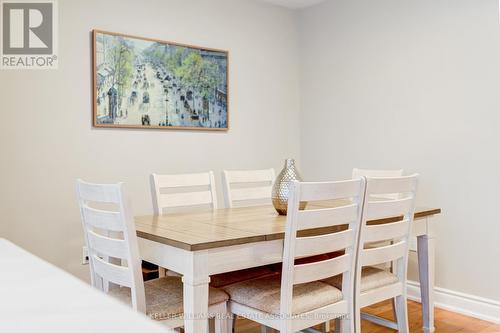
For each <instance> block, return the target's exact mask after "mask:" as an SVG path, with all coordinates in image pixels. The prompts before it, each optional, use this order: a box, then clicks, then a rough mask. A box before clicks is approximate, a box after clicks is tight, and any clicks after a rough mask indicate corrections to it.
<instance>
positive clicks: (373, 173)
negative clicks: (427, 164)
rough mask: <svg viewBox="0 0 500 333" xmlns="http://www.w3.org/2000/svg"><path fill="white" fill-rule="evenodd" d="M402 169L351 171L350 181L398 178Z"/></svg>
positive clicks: (355, 169)
mask: <svg viewBox="0 0 500 333" xmlns="http://www.w3.org/2000/svg"><path fill="white" fill-rule="evenodd" d="M402 175H403V169H395V170H382V169H358V168H354V169H352V179H356V178H359V177H400V176H402Z"/></svg>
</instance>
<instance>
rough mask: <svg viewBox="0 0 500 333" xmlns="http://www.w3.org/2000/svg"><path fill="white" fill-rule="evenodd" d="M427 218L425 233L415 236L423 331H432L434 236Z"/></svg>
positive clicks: (428, 332)
mask: <svg viewBox="0 0 500 333" xmlns="http://www.w3.org/2000/svg"><path fill="white" fill-rule="evenodd" d="M430 220H431V219H430V218H428V219H427V234H425V235H421V236H418V237H417V251H418V274H419V279H420V297H421V299H422V317H423V325H424V327H423V331H424V332H425V333H432V332H434V246H435V244H434V242H435V239H434V236H433V235H432V233H431V232H430V230H431V229H432V226H431V225H430V224H431V223H432V221H430Z"/></svg>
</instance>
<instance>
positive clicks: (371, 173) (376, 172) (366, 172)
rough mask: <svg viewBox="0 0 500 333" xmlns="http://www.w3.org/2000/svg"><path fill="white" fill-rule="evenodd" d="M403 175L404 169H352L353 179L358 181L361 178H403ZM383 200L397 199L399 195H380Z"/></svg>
mask: <svg viewBox="0 0 500 333" xmlns="http://www.w3.org/2000/svg"><path fill="white" fill-rule="evenodd" d="M402 175H403V169H392V170H390V169H388V170H384V169H358V168H354V169H352V179H357V178H359V177H367V178H369V177H379V178H387V177H401V176H402ZM379 197H381V198H387V199H397V194H394V193H389V194H385V195H380V196H379Z"/></svg>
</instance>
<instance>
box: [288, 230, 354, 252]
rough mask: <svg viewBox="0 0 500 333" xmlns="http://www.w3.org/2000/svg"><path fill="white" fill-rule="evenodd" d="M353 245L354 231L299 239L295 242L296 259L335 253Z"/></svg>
mask: <svg viewBox="0 0 500 333" xmlns="http://www.w3.org/2000/svg"><path fill="white" fill-rule="evenodd" d="M353 244H354V231H353V230H352V229H349V230H344V231H339V232H336V233H332V234H326V235H320V236H310V237H299V238H297V240H296V242H295V257H296V258H299V257H310V256H314V255H318V254H323V253H329V252H335V251H339V250H343V249H345V248H348V247H350V246H352V245H353Z"/></svg>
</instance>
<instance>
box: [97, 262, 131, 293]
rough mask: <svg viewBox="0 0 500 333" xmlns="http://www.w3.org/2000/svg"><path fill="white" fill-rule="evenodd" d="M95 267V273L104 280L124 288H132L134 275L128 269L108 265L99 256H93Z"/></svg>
mask: <svg viewBox="0 0 500 333" xmlns="http://www.w3.org/2000/svg"><path fill="white" fill-rule="evenodd" d="M90 260H92V265H93V267H94V273H95V274H97V275H99V276H100V277H102V278H103V279H104V280H107V281H109V282H112V283H115V284H118V285H120V286H124V287H129V288H131V287H132V275H131V273H130V270H129V268H128V267H123V266H118V265H113V264H111V263H107V262H105V261H104V260H102V259H101V258H99V257H98V256H97V255H95V254H92V255H91V259H90Z"/></svg>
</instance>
